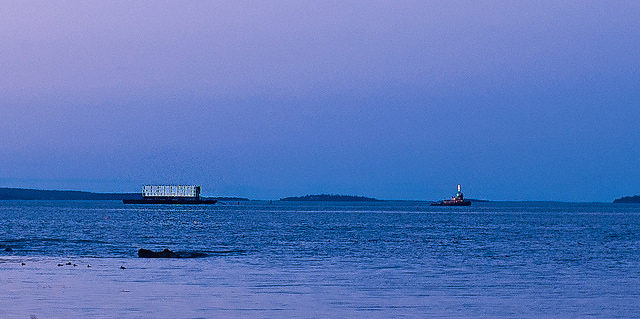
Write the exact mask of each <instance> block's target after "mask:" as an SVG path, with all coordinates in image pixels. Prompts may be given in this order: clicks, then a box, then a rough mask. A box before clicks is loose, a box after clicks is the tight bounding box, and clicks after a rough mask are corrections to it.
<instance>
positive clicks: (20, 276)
mask: <svg viewBox="0 0 640 319" xmlns="http://www.w3.org/2000/svg"><path fill="white" fill-rule="evenodd" d="M639 212H640V206H633V205H632V206H625V205H609V204H579V205H578V204H547V203H527V204H522V203H498V204H496V203H482V204H474V205H473V206H471V207H463V208H460V207H457V208H456V207H454V208H447V207H439V208H433V207H429V206H427V204H425V203H419V202H388V203H363V204H353V203H351V204H345V203H307V204H301V203H268V202H251V203H242V204H240V205H237V204H236V203H234V204H222V205H216V206H200V207H189V206H175V207H171V206H146V207H145V206H124V205H122V204H120V203H117V202H17V201H16V202H14V201H8V202H0V224H1V225H2V226H3V227H2V229H1V230H0V250H4V248H6V247H11V249H12V251H10V252H0V273H1V274H2V276H0V286H2V287H6V290H5V291H7V293H5V294H0V305H3V306H2V307H0V317H28V315H29V314H31V313H33V314H36V315H40V317H43V318H44V317H56V315H62V314H66V316H71V317H78V316H84V315H87V316H90V317H101V316H103V317H114V316H115V317H122V316H124V317H140V316H143V317H148V316H150V317H216V316H225V317H292V316H293V317H371V316H374V317H401V316H406V317H437V316H442V317H469V316H492V317H493V316H505V317H540V316H544V317H567V316H569V317H584V316H596V317H607V318H608V317H616V316H619V317H637V316H640V305H638V303H637V300H638V298H639V297H640V296H639V295H640V267H639V266H640V250H639V249H638V248H640V214H639ZM139 248H147V249H154V250H161V249H164V248H169V249H171V250H174V251H194V252H206V253H207V254H208V255H209V257H206V258H198V259H139V258H136V254H137V250H138V249H139ZM23 261H24V262H25V264H26V265H25V266H22V265H20V262H23ZM67 261H72V262H73V263H76V264H78V266H77V267H73V266H67V265H64V266H62V267H58V266H57V264H58V263H66V262H67ZM88 264H90V265H91V266H92V267H91V268H88V267H87V265H88ZM120 266H125V268H126V269H120ZM3 312H4V314H3Z"/></svg>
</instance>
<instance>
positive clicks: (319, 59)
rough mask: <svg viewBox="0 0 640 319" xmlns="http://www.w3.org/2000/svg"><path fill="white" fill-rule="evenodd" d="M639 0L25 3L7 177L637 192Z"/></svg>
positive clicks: (508, 196)
mask: <svg viewBox="0 0 640 319" xmlns="http://www.w3.org/2000/svg"><path fill="white" fill-rule="evenodd" d="M638 17H640V2H637V1H548V2H547V1H482V2H478V1H434V2H427V1H360V2H351V1H315V2H311V1H255V2H243V1H226V2H214V3H210V2H204V1H202V2H196V1H190V2H169V1H167V2H162V1H148V2H144V1H138V2H132V1H59V2H51V1H42V2H37V1H11V2H5V3H3V5H2V9H0V133H1V138H0V186H9V187H14V186H15V187H36V188H58V189H86V190H93V191H132V192H137V191H139V189H140V187H141V185H142V184H147V183H186V184H193V183H195V184H201V185H202V186H203V192H204V193H207V194H218V195H238V196H247V197H251V198H264V199H271V198H279V197H282V196H288V195H302V194H306V193H345V194H361V195H369V196H375V197H379V198H393V199H438V198H441V197H446V196H449V195H451V194H452V193H454V192H455V185H456V184H457V183H462V184H463V188H464V189H463V190H465V191H466V194H467V195H468V196H470V197H473V198H488V199H496V200H521V199H528V200H570V201H574V200H575V201H610V200H612V199H613V198H615V197H617V196H621V195H629V194H636V193H640V19H639V18H638Z"/></svg>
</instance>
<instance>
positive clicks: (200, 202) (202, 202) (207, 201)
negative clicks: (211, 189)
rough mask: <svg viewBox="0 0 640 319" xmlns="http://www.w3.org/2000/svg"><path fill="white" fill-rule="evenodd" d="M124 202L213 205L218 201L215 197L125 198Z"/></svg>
mask: <svg viewBox="0 0 640 319" xmlns="http://www.w3.org/2000/svg"><path fill="white" fill-rule="evenodd" d="M122 202H123V203H125V204H173V205H213V204H215V203H217V202H218V201H217V200H215V199H199V200H192V199H191V200H189V199H186V200H180V199H123V200H122Z"/></svg>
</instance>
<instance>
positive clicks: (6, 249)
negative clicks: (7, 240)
mask: <svg viewBox="0 0 640 319" xmlns="http://www.w3.org/2000/svg"><path fill="white" fill-rule="evenodd" d="M4 251H13V249H11V247H7V248H5V249H4Z"/></svg>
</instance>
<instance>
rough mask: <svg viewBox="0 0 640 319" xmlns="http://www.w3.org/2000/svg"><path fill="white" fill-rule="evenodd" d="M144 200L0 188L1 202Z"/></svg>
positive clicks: (117, 195)
mask: <svg viewBox="0 0 640 319" xmlns="http://www.w3.org/2000/svg"><path fill="white" fill-rule="evenodd" d="M208 198H210V199H215V200H218V201H223V202H224V201H227V202H243V201H249V199H248V198H244V197H208ZM123 199H142V194H140V193H93V192H85V191H57V190H44V189H30V188H8V187H0V200H123Z"/></svg>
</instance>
